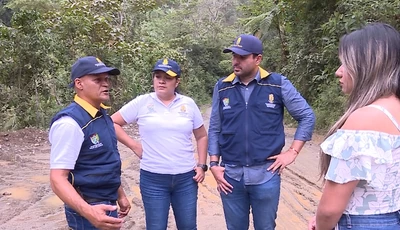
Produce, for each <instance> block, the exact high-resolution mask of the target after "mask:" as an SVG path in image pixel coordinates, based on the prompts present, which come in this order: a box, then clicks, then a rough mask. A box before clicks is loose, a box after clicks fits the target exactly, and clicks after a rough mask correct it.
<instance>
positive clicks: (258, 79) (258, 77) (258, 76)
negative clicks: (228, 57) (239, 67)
mask: <svg viewBox="0 0 400 230" xmlns="http://www.w3.org/2000/svg"><path fill="white" fill-rule="evenodd" d="M254 80H256V82H257V83H258V82H260V80H261V77H260V70H258V71H257V74H256V76H255V77H254V79H253V80H251V81H250V82H252V81H254ZM250 82H249V83H250ZM237 83H241V81H240V78H239V77H238V76H236V75H235V78H234V79H233V81H232V85H235V84H237Z"/></svg>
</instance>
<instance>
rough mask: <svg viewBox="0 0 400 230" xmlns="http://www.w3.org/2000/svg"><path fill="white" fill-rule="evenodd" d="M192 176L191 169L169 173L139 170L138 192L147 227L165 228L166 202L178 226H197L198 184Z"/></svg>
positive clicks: (181, 228)
mask: <svg viewBox="0 0 400 230" xmlns="http://www.w3.org/2000/svg"><path fill="white" fill-rule="evenodd" d="M194 176H195V172H194V171H190V172H187V173H182V174H177V175H170V174H158V173H151V172H148V171H145V170H140V193H141V194H142V200H143V204H144V210H145V214H146V229H147V230H165V229H167V223H168V213H169V207H170V205H171V206H172V210H173V211H174V216H175V222H176V226H177V228H178V229H179V230H196V229H197V222H196V216H197V191H198V184H197V182H196V181H194V180H193V177H194Z"/></svg>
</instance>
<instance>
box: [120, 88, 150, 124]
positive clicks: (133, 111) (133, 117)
mask: <svg viewBox="0 0 400 230" xmlns="http://www.w3.org/2000/svg"><path fill="white" fill-rule="evenodd" d="M144 97H145V96H144V95H140V96H138V97H136V98H135V99H133V100H132V101H130V102H128V104H126V105H124V106H122V108H121V109H120V110H119V113H120V114H121V117H122V118H123V119H124V121H125V122H126V123H127V124H130V123H132V122H136V121H137V117H138V114H139V109H140V105H141V103H140V102H141V101H142V100H143V99H144Z"/></svg>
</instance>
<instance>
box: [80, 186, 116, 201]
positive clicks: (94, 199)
mask: <svg viewBox="0 0 400 230" xmlns="http://www.w3.org/2000/svg"><path fill="white" fill-rule="evenodd" d="M74 188H75V190H76V192H77V193H78V194H79V195H80V196H81V197H82V199H83V200H84V201H86V203H89V204H90V203H98V202H106V201H109V202H110V203H111V204H117V202H116V201H115V200H107V199H104V198H93V197H88V196H85V195H83V193H82V192H81V190H80V189H79V188H78V187H74Z"/></svg>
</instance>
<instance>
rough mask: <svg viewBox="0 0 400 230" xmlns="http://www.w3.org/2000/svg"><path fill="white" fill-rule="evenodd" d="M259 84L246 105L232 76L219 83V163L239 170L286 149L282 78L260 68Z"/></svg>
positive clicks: (261, 162)
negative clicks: (239, 167) (284, 147)
mask: <svg viewBox="0 0 400 230" xmlns="http://www.w3.org/2000/svg"><path fill="white" fill-rule="evenodd" d="M260 76H261V80H260V81H259V82H258V83H257V85H256V86H255V87H254V90H253V92H252V93H251V95H250V98H249V101H248V104H247V105H246V103H245V100H244V98H243V96H242V94H241V92H240V88H239V86H238V84H235V85H232V81H233V79H234V78H235V75H234V74H231V75H230V76H228V77H226V78H222V79H220V80H219V81H218V89H219V90H218V92H219V98H220V102H219V111H220V118H221V132H220V134H219V148H220V154H221V157H222V162H223V163H226V164H234V165H240V166H252V165H259V164H263V163H265V162H266V161H267V158H268V157H270V156H273V155H277V154H279V153H280V152H281V150H282V148H283V146H284V145H285V134H284V127H283V108H284V104H283V101H282V93H281V81H282V78H281V75H279V74H277V73H271V74H269V73H268V72H267V71H265V70H263V69H261V68H260Z"/></svg>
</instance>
